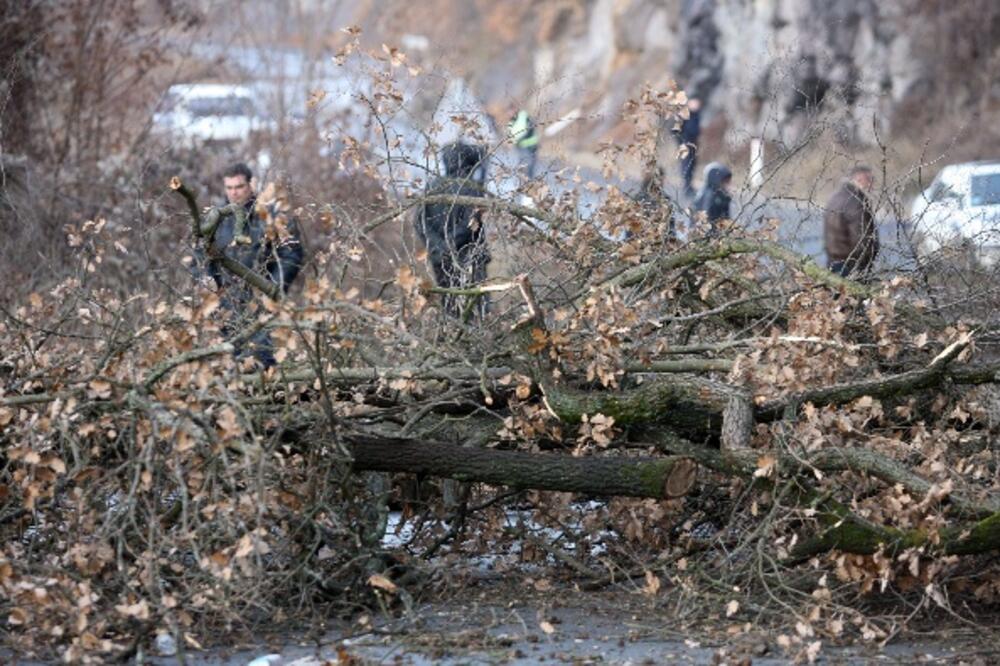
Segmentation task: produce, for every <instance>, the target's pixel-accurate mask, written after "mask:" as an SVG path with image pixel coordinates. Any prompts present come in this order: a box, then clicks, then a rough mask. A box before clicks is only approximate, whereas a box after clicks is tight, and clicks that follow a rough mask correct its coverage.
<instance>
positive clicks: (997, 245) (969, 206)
mask: <svg viewBox="0 0 1000 666" xmlns="http://www.w3.org/2000/svg"><path fill="white" fill-rule="evenodd" d="M910 217H911V220H912V221H913V225H914V229H915V230H916V232H917V235H918V238H919V246H920V252H921V253H922V254H926V253H930V252H935V251H937V250H939V249H941V248H942V247H945V246H949V245H955V246H958V245H965V246H968V247H969V248H970V249H972V250H973V252H974V253H975V254H976V256H977V257H978V259H979V260H980V261H981V262H982V263H984V264H987V265H991V264H994V263H996V262H997V260H998V259H1000V162H993V161H985V162H968V163H965V164H951V165H948V166H946V167H944V168H943V169H941V172H940V173H938V175H937V177H936V178H935V179H934V180H933V182H931V184H930V186H929V187H928V188H927V189H926V190H924V191H923V192H921V193H920V194H919V195H918V196H917V198H916V199H915V200H914V201H913V204H912V206H911V207H910Z"/></svg>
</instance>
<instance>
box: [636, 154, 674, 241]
mask: <svg viewBox="0 0 1000 666" xmlns="http://www.w3.org/2000/svg"><path fill="white" fill-rule="evenodd" d="M633 199H634V200H635V202H636V203H638V204H639V206H640V207H641V209H642V214H643V217H644V218H645V222H646V223H647V224H655V225H663V226H665V227H666V238H667V239H669V240H673V239H675V238H677V228H676V223H675V221H674V214H673V213H674V202H673V201H672V200H671V199H670V196H669V195H668V194H667V193H666V192H664V191H663V169H662V168H660V167H659V166H653V167H652V168H650V169H648V170H647V171H646V174H645V175H644V176H643V177H642V183H641V184H640V185H639V191H638V192H636V193H635V195H634V196H633Z"/></svg>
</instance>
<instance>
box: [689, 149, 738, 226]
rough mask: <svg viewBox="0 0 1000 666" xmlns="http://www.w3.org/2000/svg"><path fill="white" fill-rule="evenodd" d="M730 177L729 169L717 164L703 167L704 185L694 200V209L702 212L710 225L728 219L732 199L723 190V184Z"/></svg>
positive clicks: (731, 174)
mask: <svg viewBox="0 0 1000 666" xmlns="http://www.w3.org/2000/svg"><path fill="white" fill-rule="evenodd" d="M732 176H733V172H732V171H730V170H729V167H727V166H725V165H723V164H719V163H718V162H712V163H711V164H709V165H708V166H707V167H705V184H704V185H702V187H701V190H700V191H699V192H698V195H697V196H696V197H695V199H694V209H695V210H696V211H704V212H705V217H706V218H708V221H709V222H711V223H715V222H718V221H719V220H723V219H729V218H730V212H729V207H730V204H731V203H732V197H731V196H729V193H728V192H726V190H725V189H724V188H723V183H724V182H725V181H726V179H728V178H732ZM713 228H714V224H713Z"/></svg>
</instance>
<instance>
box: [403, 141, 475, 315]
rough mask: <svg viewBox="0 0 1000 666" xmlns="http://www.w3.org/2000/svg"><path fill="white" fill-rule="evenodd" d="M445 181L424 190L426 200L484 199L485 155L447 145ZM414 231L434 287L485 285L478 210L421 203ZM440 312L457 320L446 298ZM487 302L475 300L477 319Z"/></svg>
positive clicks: (453, 303) (454, 303) (453, 301)
mask: <svg viewBox="0 0 1000 666" xmlns="http://www.w3.org/2000/svg"><path fill="white" fill-rule="evenodd" d="M441 157H442V162H443V163H444V171H445V175H444V176H443V177H439V178H437V179H435V180H433V181H432V182H430V183H429V184H428V185H427V189H426V194H428V195H440V194H451V195H457V196H465V197H482V196H484V195H485V189H484V187H483V181H484V180H485V173H486V151H485V149H484V148H483V147H481V146H473V145H470V144H467V143H461V142H456V143H451V144H448V145H447V146H445V147H444V149H443V150H442V155H441ZM416 230H417V235H418V236H419V237H420V240H421V241H422V242H423V243H424V246H425V247H426V248H427V259H428V261H429V262H430V265H431V271H432V273H433V275H434V281H435V282H436V283H437V285H438V286H439V287H446V288H464V287H468V286H471V285H473V284H476V283H478V282H482V281H483V280H485V279H486V266H487V264H489V262H490V254H489V251H488V249H487V247H486V230H485V229H484V228H483V222H482V209H480V208H477V207H475V206H467V205H462V204H456V203H451V202H448V201H443V202H435V203H426V204H424V205H423V206H421V208H420V209H419V210H418V212H417V218H416ZM443 300H444V307H445V311H446V312H448V313H450V314H452V315H455V316H458V315H459V314H461V313H460V311H459V301H458V297H456V296H454V295H450V294H446V295H445V297H444V299H443ZM487 305H488V301H487V299H486V297H485V296H481V297H480V298H479V300H478V302H477V308H478V314H479V315H480V316H482V315H483V314H485V312H486V308H487Z"/></svg>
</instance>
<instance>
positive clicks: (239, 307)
mask: <svg viewBox="0 0 1000 666" xmlns="http://www.w3.org/2000/svg"><path fill="white" fill-rule="evenodd" d="M252 178H253V173H252V172H251V171H250V168H249V167H248V166H247V165H246V164H243V163H239V164H234V165H233V166H231V167H230V168H229V169H227V170H226V171H225V172H224V173H223V176H222V179H223V184H224V186H225V189H226V199H227V200H228V202H229V204H228V205H227V206H224V207H222V208H221V209H220V211H221V215H220V217H219V221H218V225H217V226H216V228H215V231H214V233H213V234H212V237H211V240H210V241H209V245H208V248H207V252H206V254H207V258H208V260H207V262H206V264H205V272H206V273H207V274H208V275H209V277H211V278H212V280H213V281H214V282H215V285H216V287H217V288H218V290H219V294H220V301H221V305H222V307H223V308H224V309H225V310H226V311H228V312H229V313H230V316H229V321H228V322H227V323H226V325H225V327H224V329H223V331H224V333H225V334H226V335H227V336H231V335H234V334H236V333H237V332H240V331H241V330H242V329H244V328H245V327H246V326H247V325H249V324H250V323H251V322H252V320H253V316H252V314H251V312H250V303H251V302H252V301H253V288H252V287H251V286H250V285H248V284H247V283H246V282H245V281H244V280H243V279H241V278H240V277H238V276H236V275H233V274H232V273H230V272H229V271H227V270H226V269H224V268H223V266H222V262H221V260H220V258H221V257H223V256H225V257H228V258H230V259H235V260H236V261H238V262H239V263H241V264H242V265H244V266H246V267H247V268H249V269H251V270H253V271H255V272H257V273H259V274H260V275H262V276H264V277H265V278H267V279H268V280H269V281H271V282H272V283H274V284H277V285H280V286H281V289H282V291H283V292H286V293H287V291H288V288H289V287H290V286H291V284H292V282H294V281H295V278H296V276H297V275H298V274H299V271H300V270H301V269H302V262H303V259H304V257H305V252H304V250H303V248H302V240H301V237H300V235H299V230H298V225H297V223H296V221H295V220H294V219H293V218H291V217H288V216H287V215H286V214H285V213H283V212H282V211H280V210H279V209H278V207H277V206H267V207H265V206H260V205H258V204H257V196H256V194H255V193H254V190H253V186H252V185H251V182H250V181H251V179H252ZM237 211H241V212H242V215H239V214H237ZM271 350H272V344H271V338H270V335H268V333H267V331H258V332H257V333H256V334H255V335H254V336H253V337H251V338H250V339H249V340H248V341H247V342H246V343H245V344H244V345H240V349H238V350H237V356H238V357H242V356H244V355H245V354H246V352H248V351H249V352H250V353H251V354H253V356H254V357H255V358H256V359H257V361H258V362H259V363H260V364H261V365H263V366H264V367H265V368H269V367H271V366H272V365H274V364H275V359H274V355H273V353H272V351H271Z"/></svg>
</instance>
